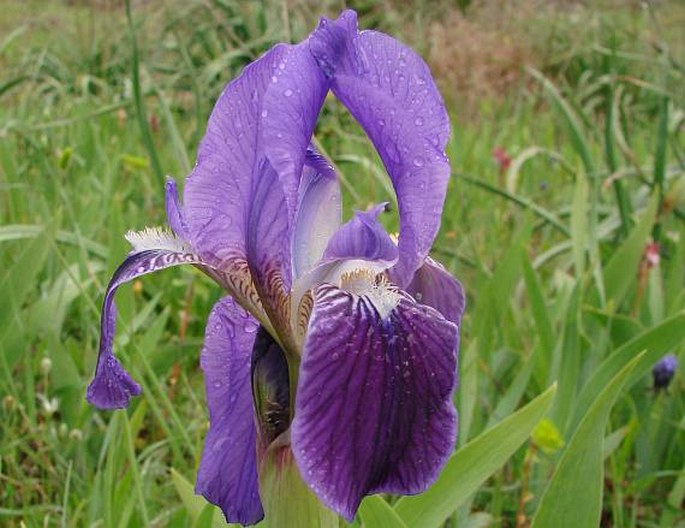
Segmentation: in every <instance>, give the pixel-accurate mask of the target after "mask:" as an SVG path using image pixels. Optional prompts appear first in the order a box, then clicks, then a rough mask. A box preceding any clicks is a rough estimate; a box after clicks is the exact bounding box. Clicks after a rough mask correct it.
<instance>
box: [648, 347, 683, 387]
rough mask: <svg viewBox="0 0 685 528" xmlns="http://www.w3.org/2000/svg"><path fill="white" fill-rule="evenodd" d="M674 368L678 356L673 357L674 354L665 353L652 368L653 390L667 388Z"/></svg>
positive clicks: (676, 367)
mask: <svg viewBox="0 0 685 528" xmlns="http://www.w3.org/2000/svg"><path fill="white" fill-rule="evenodd" d="M676 370H678V358H676V357H675V354H667V355H665V356H664V357H662V358H661V359H660V360H659V361H658V362H657V363H656V364H655V365H654V367H653V368H652V376H653V377H654V390H656V391H658V390H661V389H666V388H668V386H669V385H670V384H671V380H672V379H673V376H675V373H676Z"/></svg>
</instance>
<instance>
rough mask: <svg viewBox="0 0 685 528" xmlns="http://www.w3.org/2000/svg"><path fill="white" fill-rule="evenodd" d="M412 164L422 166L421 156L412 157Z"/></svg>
mask: <svg viewBox="0 0 685 528" xmlns="http://www.w3.org/2000/svg"><path fill="white" fill-rule="evenodd" d="M414 166H416V167H422V166H423V158H414Z"/></svg>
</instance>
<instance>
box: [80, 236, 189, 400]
mask: <svg viewBox="0 0 685 528" xmlns="http://www.w3.org/2000/svg"><path fill="white" fill-rule="evenodd" d="M200 262H201V261H200V259H199V258H198V257H197V255H194V254H192V253H184V252H178V251H171V250H163V249H158V250H145V251H140V252H138V253H133V254H131V255H129V256H128V257H127V258H126V260H125V261H124V262H123V263H122V264H121V266H119V268H117V270H116V271H115V272H114V275H113V276H112V279H111V280H110V282H109V285H108V286H107V292H106V293H105V300H104V302H103V305H102V312H101V315H100V346H99V352H98V360H97V366H96V368H95V376H94V377H93V381H91V383H90V385H89V386H88V391H87V393H86V399H87V400H88V402H89V403H91V404H93V405H95V406H96V407H99V408H100V409H121V408H124V407H126V406H127V405H128V403H129V401H130V399H131V397H132V396H137V395H138V394H140V386H139V385H138V384H137V383H136V382H135V381H133V379H132V378H131V376H130V375H129V374H128V372H126V370H125V369H124V368H123V367H122V366H121V363H119V361H118V360H117V359H116V357H114V354H113V352H112V345H113V343H114V328H115V323H116V307H115V305H114V293H115V292H116V289H117V288H118V287H119V286H121V285H122V284H124V283H126V282H129V281H131V280H133V279H135V278H137V277H141V276H143V275H147V274H148V273H152V272H154V271H158V270H161V269H165V268H169V267H172V266H178V265H180V264H198V263H200Z"/></svg>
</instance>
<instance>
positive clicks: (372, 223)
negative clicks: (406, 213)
mask: <svg viewBox="0 0 685 528" xmlns="http://www.w3.org/2000/svg"><path fill="white" fill-rule="evenodd" d="M384 208H385V204H379V205H376V206H374V207H372V208H371V209H369V210H368V211H357V212H355V214H354V217H353V218H352V219H351V220H350V221H349V222H347V223H346V224H345V225H343V226H342V227H341V228H340V229H338V231H337V232H336V233H335V234H334V235H333V237H332V238H331V240H330V242H329V243H328V246H327V247H326V251H325V253H324V255H323V260H333V259H363V260H372V261H376V262H384V263H387V264H388V265H391V264H392V263H394V262H395V261H396V260H397V255H398V253H397V246H396V245H395V243H394V242H393V241H392V239H391V238H390V237H389V236H388V234H387V233H386V232H385V229H384V228H383V226H382V225H381V224H380V222H379V221H378V215H380V214H381V212H382V211H383V210H384Z"/></svg>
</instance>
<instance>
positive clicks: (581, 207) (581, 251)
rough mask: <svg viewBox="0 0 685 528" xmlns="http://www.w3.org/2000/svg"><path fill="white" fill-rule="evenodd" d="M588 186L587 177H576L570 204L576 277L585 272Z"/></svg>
mask: <svg viewBox="0 0 685 528" xmlns="http://www.w3.org/2000/svg"><path fill="white" fill-rule="evenodd" d="M589 196H590V187H589V186H588V184H587V179H585V178H576V189H575V192H574V194H573V204H572V206H571V241H572V244H573V246H572V247H573V262H574V266H575V270H576V277H578V278H580V277H582V276H583V273H585V251H586V249H587V241H588V225H589V221H588V205H589V203H588V198H589Z"/></svg>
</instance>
